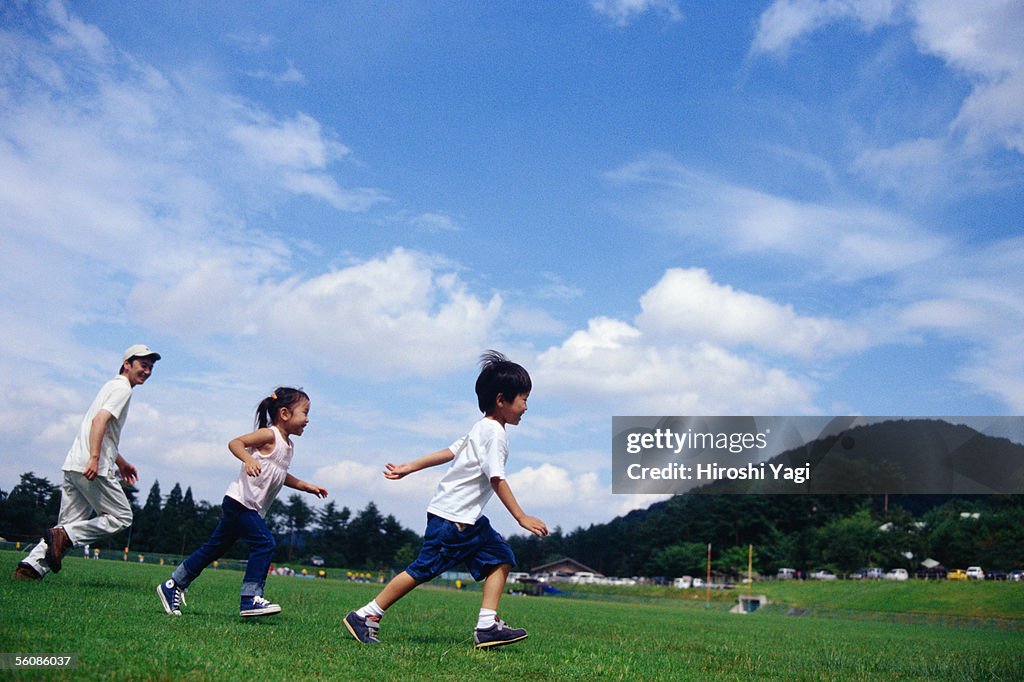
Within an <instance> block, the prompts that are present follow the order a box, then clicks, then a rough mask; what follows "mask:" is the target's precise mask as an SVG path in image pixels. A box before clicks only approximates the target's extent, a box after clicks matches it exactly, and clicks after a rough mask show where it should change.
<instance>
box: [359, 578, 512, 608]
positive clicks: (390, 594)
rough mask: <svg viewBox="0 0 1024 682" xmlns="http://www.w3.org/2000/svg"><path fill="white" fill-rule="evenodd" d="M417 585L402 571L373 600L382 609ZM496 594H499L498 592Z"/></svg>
mask: <svg viewBox="0 0 1024 682" xmlns="http://www.w3.org/2000/svg"><path fill="white" fill-rule="evenodd" d="M417 585H419V583H418V582H416V580H415V579H414V578H413V577H412V576H411V575H409V574H408V573H406V572H405V571H402V572H401V573H399V574H398V575H396V576H395V577H394V578H392V579H391V582H389V583H388V584H387V585H385V586H384V589H383V590H381V591H380V594H378V595H377V599H376V600H375V601H376V602H377V605H378V606H380V607H381V608H382V609H387V608H388V607H389V606H391V605H392V604H394V603H395V602H396V601H398V600H399V599H401V598H402V597H404V596H405V595H407V594H409V593H410V592H412V591H413V588H415V587H416V586H417ZM498 596H499V597H500V596H501V594H500V592H499V594H498Z"/></svg>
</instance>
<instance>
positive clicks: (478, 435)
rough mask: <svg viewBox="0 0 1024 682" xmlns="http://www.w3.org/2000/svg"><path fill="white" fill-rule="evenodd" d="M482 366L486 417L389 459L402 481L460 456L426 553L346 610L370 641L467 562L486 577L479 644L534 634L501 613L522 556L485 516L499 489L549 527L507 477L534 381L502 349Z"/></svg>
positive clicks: (391, 471) (536, 523)
mask: <svg viewBox="0 0 1024 682" xmlns="http://www.w3.org/2000/svg"><path fill="white" fill-rule="evenodd" d="M480 365H481V370H480V376H479V377H478V378H477V380H476V396H477V403H478V405H479V407H480V411H481V412H483V413H484V417H483V419H481V420H480V421H478V422H477V423H476V424H474V425H473V428H472V429H470V431H469V433H468V434H466V435H465V436H463V437H462V438H460V439H458V440H457V441H455V442H454V443H453V444H452V445H451V446H450V447H447V448H445V449H444V450H439V451H437V452H434V453H431V454H429V455H424V456H423V457H420V458H419V459H415V460H413V461H411V462H406V463H404V464H391V463H388V464H387V465H386V466H385V470H384V477H385V478H388V479H390V480H398V479H400V478H403V477H405V476H407V475H408V474H411V473H413V472H414V471H419V470H420V469H426V468H427V467H432V466H437V465H439V464H446V463H448V462H452V461H453V460H454V463H453V464H452V465H451V467H450V468H449V469H448V471H447V473H445V475H444V477H443V478H442V479H441V482H440V483H439V484H438V486H437V492H436V493H434V498H433V499H432V500H431V501H430V504H429V505H428V506H427V529H426V532H425V533H424V535H423V547H422V548H421V549H420V553H419V556H418V557H417V558H416V560H415V561H413V562H412V563H411V564H409V566H408V567H407V568H406V569H405V570H404V571H402V572H401V573H399V574H398V575H396V576H395V577H394V578H392V579H391V582H389V583H388V584H387V585H386V586H385V587H384V589H383V590H381V592H380V594H378V595H377V597H376V599H374V600H372V601H371V602H370V603H368V604H367V605H366V606H364V607H362V608H361V609H359V610H358V611H350V612H349V614H348V615H347V616H345V620H344V623H345V627H346V628H347V629H348V631H349V632H350V633H351V634H352V636H353V637H355V638H356V639H357V640H358V641H360V642H362V643H364V644H377V643H378V642H379V640H378V639H377V632H378V630H379V629H380V619H381V618H382V617H383V616H384V612H385V611H386V610H387V609H388V608H389V607H390V606H391V605H392V604H394V603H395V602H396V601H398V600H399V599H401V598H402V597H404V596H405V595H407V594H409V592H411V591H412V590H413V589H414V588H415V587H416V586H417V585H420V584H422V583H425V582H427V581H429V580H432V579H433V578H435V577H437V576H439V575H441V574H442V573H444V572H445V571H448V570H450V569H451V568H452V567H454V566H456V565H458V564H461V563H465V564H466V566H467V568H469V572H470V574H472V576H473V578H474V579H475V580H477V581H480V580H483V581H484V585H483V599H482V602H481V605H480V616H479V618H478V620H477V625H476V630H475V632H474V633H473V641H474V643H475V645H476V647H477V648H483V647H492V646H500V645H503V644H511V643H512V642H517V641H519V640H521V639H525V638H526V636H527V633H526V630H524V629H522V628H512V627H509V626H508V625H506V624H505V623H503V622H502V621H501V620H500V619H498V613H497V610H498V602H499V601H500V600H501V595H502V592H504V590H505V581H506V579H507V578H508V574H509V571H510V570H511V569H512V567H513V566H514V565H515V563H516V558H515V555H514V554H513V553H512V548H511V547H509V546H508V543H506V542H505V540H504V539H503V538H502V537H501V536H500V535H498V533H497V531H495V530H494V529H493V528H492V527H491V523H490V521H489V520H488V519H487V517H486V516H484V515H483V508H484V505H486V504H487V502H488V500H490V498H491V495H492V494H495V493H496V494H497V495H498V499H499V500H501V503H502V504H503V505H505V508H506V509H508V511H509V513H510V514H512V516H513V518H515V520H516V521H517V522H518V523H519V525H520V526H522V527H523V528H525V529H526V530H528V531H530V532H531V533H533V534H534V535H537V536H544V535H547V534H548V528H547V526H546V525H545V524H544V522H543V521H541V520H540V519H538V518H536V517H534V516H529V515H527V514H526V513H525V512H524V511H523V510H522V508H521V507H520V506H519V503H518V502H517V501H516V498H515V496H514V495H513V494H512V489H511V488H510V487H509V485H508V481H507V480H505V463H506V461H507V460H508V436H507V435H506V433H505V426H506V425H507V424H512V425H513V426H514V425H516V424H518V423H519V421H520V420H521V419H522V417H523V413H525V412H526V400H527V398H528V397H529V395H530V390H531V388H532V382H531V381H530V375H529V374H528V373H527V371H526V370H525V369H523V368H522V367H521V366H520V365H517V364H516V363H514V362H510V361H509V360H508V359H507V358H506V357H505V356H504V355H502V354H501V353H498V352H497V351H488V352H486V353H484V354H483V356H481V358H480Z"/></svg>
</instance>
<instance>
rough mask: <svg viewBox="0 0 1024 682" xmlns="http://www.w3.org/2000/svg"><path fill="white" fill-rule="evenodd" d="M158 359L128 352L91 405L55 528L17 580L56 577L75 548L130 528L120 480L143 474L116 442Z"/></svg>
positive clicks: (68, 465) (137, 349) (138, 350)
mask: <svg viewBox="0 0 1024 682" xmlns="http://www.w3.org/2000/svg"><path fill="white" fill-rule="evenodd" d="M159 359H160V354H159V353H157V352H155V351H153V350H152V349H150V348H149V347H148V346H145V345H143V344H136V345H134V346H130V347H129V348H128V349H127V350H125V352H124V355H123V357H122V360H121V371H120V373H119V374H118V376H116V377H114V378H113V379H111V380H110V381H108V382H107V383H105V384H104V385H103V388H101V389H100V392H99V393H98V394H97V395H96V399H95V400H93V401H92V405H91V406H90V407H89V411H88V412H86V413H85V417H84V418H83V419H82V425H81V427H80V428H79V430H78V435H77V436H76V437H75V442H74V443H73V444H72V445H71V450H69V451H68V456H67V458H66V459H65V460H64V466H63V467H62V469H63V471H64V481H63V483H62V485H61V498H60V515H59V516H58V517H57V525H56V526H55V527H53V528H50V529H49V530H47V531H46V532H45V533H44V534H43V539H42V540H41V541H40V542H39V544H37V545H36V546H35V547H34V548H33V549H32V551H31V552H29V555H28V556H27V557H25V560H24V561H22V562H20V563H19V564H18V567H17V568H16V569H15V571H14V575H13V578H14V579H15V580H41V579H42V577H43V576H45V575H46V574H47V573H49V572H50V571H53V572H54V573H57V572H59V571H60V568H61V560H62V559H63V557H64V553H65V552H66V551H67V550H68V549H70V548H71V547H74V546H76V545H77V546H81V545H88V544H91V543H94V542H96V541H97V540H101V539H102V538H105V537H109V536H111V535H113V534H114V533H116V532H118V531H120V530H123V529H125V528H127V527H128V526H130V525H131V523H132V507H131V504H130V503H129V502H128V496H127V495H125V493H124V489H122V488H121V484H120V482H118V480H117V476H118V475H119V476H120V477H121V479H123V480H124V482H125V483H128V484H133V483H135V482H136V481H137V480H138V478H139V472H138V471H136V469H135V467H134V466H132V465H131V464H129V463H128V462H127V461H125V459H124V457H122V456H121V453H120V452H118V442H119V441H120V439H121V428H122V427H123V426H124V422H125V420H126V419H127V418H128V404H129V403H130V402H131V399H132V389H133V388H135V387H136V386H138V385H139V384H143V383H145V382H146V379H148V378H149V376H150V375H151V374H152V373H153V364H154V363H155V362H156V361H157V360H159ZM94 513H95V516H93V514H94Z"/></svg>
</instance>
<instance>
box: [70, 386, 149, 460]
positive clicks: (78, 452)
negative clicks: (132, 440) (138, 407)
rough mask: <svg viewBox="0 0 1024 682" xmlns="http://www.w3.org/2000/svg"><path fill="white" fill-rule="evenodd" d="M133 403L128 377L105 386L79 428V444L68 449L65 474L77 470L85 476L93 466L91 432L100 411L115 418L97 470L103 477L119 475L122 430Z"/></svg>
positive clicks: (105, 441)
mask: <svg viewBox="0 0 1024 682" xmlns="http://www.w3.org/2000/svg"><path fill="white" fill-rule="evenodd" d="M131 400H132V385H131V383H130V382H129V381H128V377H126V376H124V375H123V374H121V375H118V376H116V377H114V378H113V379H111V380H110V381H108V382H107V383H105V384H103V387H102V388H100V392H99V393H97V394H96V398H95V400H93V401H92V405H90V406H89V411H88V412H86V413H85V417H84V418H83V419H82V424H81V426H79V428H78V435H77V436H75V442H74V443H72V444H71V449H70V450H68V456H67V457H66V458H64V466H63V467H61V468H62V469H63V470H64V471H77V472H79V473H84V472H85V469H86V467H88V466H89V432H90V431H91V430H92V420H93V418H94V417H95V416H96V415H97V414H99V412H100V410H106V411H107V412H109V413H110V414H111V415H112V416H113V418H112V419H110V420H109V421H107V428H106V430H105V431H104V432H103V443H102V445H101V446H100V462H99V466H98V467H97V469H96V471H97V472H98V475H99V476H106V477H107V478H114V477H115V476H116V475H117V465H116V464H115V460H116V459H117V455H118V450H117V446H118V443H119V442H120V440H121V428H122V427H123V426H124V422H125V420H127V419H128V404H129V403H130V402H131Z"/></svg>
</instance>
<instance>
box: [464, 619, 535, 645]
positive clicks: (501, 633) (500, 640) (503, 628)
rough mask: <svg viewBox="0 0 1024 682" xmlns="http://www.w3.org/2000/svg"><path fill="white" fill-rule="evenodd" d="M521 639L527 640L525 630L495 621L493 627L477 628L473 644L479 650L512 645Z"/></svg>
mask: <svg viewBox="0 0 1024 682" xmlns="http://www.w3.org/2000/svg"><path fill="white" fill-rule="evenodd" d="M521 639H526V630H524V629H523V628H510V627H509V626H507V625H505V623H503V622H502V621H500V620H498V619H495V620H494V625H492V626H491V627H489V628H483V629H481V628H477V629H476V631H475V632H474V633H473V643H474V644H475V645H476V648H477V649H483V648H485V647H489V646H502V645H504V644H511V643H512V642H518V641H519V640H521Z"/></svg>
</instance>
